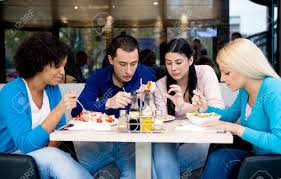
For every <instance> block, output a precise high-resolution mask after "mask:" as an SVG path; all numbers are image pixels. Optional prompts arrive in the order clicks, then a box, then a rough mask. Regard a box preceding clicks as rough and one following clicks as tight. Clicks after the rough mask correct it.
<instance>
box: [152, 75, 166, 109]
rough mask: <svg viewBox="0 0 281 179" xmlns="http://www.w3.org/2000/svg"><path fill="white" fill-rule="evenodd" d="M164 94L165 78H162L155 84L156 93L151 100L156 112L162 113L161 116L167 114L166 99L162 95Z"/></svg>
mask: <svg viewBox="0 0 281 179" xmlns="http://www.w3.org/2000/svg"><path fill="white" fill-rule="evenodd" d="M164 93H167V89H166V77H163V78H161V79H159V80H158V81H157V82H156V91H155V92H154V94H153V100H154V104H155V107H156V109H157V110H160V111H162V114H168V110H167V97H165V96H164V95H163V94H164Z"/></svg>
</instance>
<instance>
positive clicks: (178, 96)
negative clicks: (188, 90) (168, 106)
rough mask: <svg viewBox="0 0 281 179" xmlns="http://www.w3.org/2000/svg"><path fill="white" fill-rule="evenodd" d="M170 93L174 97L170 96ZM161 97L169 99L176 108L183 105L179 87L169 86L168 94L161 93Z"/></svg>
mask: <svg viewBox="0 0 281 179" xmlns="http://www.w3.org/2000/svg"><path fill="white" fill-rule="evenodd" d="M171 92H174V93H175V95H170V93H171ZM163 95H164V96H166V97H167V98H169V99H170V100H171V101H172V102H173V103H174V104H175V106H177V107H181V106H182V105H184V103H185V102H184V99H183V92H182V89H181V87H180V86H179V85H170V89H169V90H168V92H167V93H163Z"/></svg>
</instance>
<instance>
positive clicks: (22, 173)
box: [0, 154, 40, 179]
mask: <svg viewBox="0 0 281 179" xmlns="http://www.w3.org/2000/svg"><path fill="white" fill-rule="evenodd" d="M0 166H1V167H0V173H1V178H9V179H23V178H28V179H40V175H39V172H38V168H37V166H36V163H35V161H34V159H33V158H32V157H31V156H29V155H19V154H0Z"/></svg>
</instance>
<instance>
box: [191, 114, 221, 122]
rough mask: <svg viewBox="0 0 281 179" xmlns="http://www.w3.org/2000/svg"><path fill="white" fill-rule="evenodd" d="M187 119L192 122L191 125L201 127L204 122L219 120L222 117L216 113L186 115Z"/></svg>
mask: <svg viewBox="0 0 281 179" xmlns="http://www.w3.org/2000/svg"><path fill="white" fill-rule="evenodd" d="M186 117H187V118H188V119H189V120H190V122H191V123H193V124H196V125H201V124H203V123H204V122H208V121H212V120H219V119H220V117H221V115H218V114H216V113H197V112H193V113H186Z"/></svg>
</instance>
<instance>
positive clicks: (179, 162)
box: [152, 143, 209, 179]
mask: <svg viewBox="0 0 281 179" xmlns="http://www.w3.org/2000/svg"><path fill="white" fill-rule="evenodd" d="M208 148H209V144H174V143H154V144H153V146H152V151H153V164H152V176H153V179H156V178H158V179H163V178H164V179H170V178H171V179H175V178H180V173H183V172H188V174H190V173H191V171H192V170H195V169H198V168H201V167H203V165H204V163H205V160H206V157H207V154H208Z"/></svg>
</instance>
